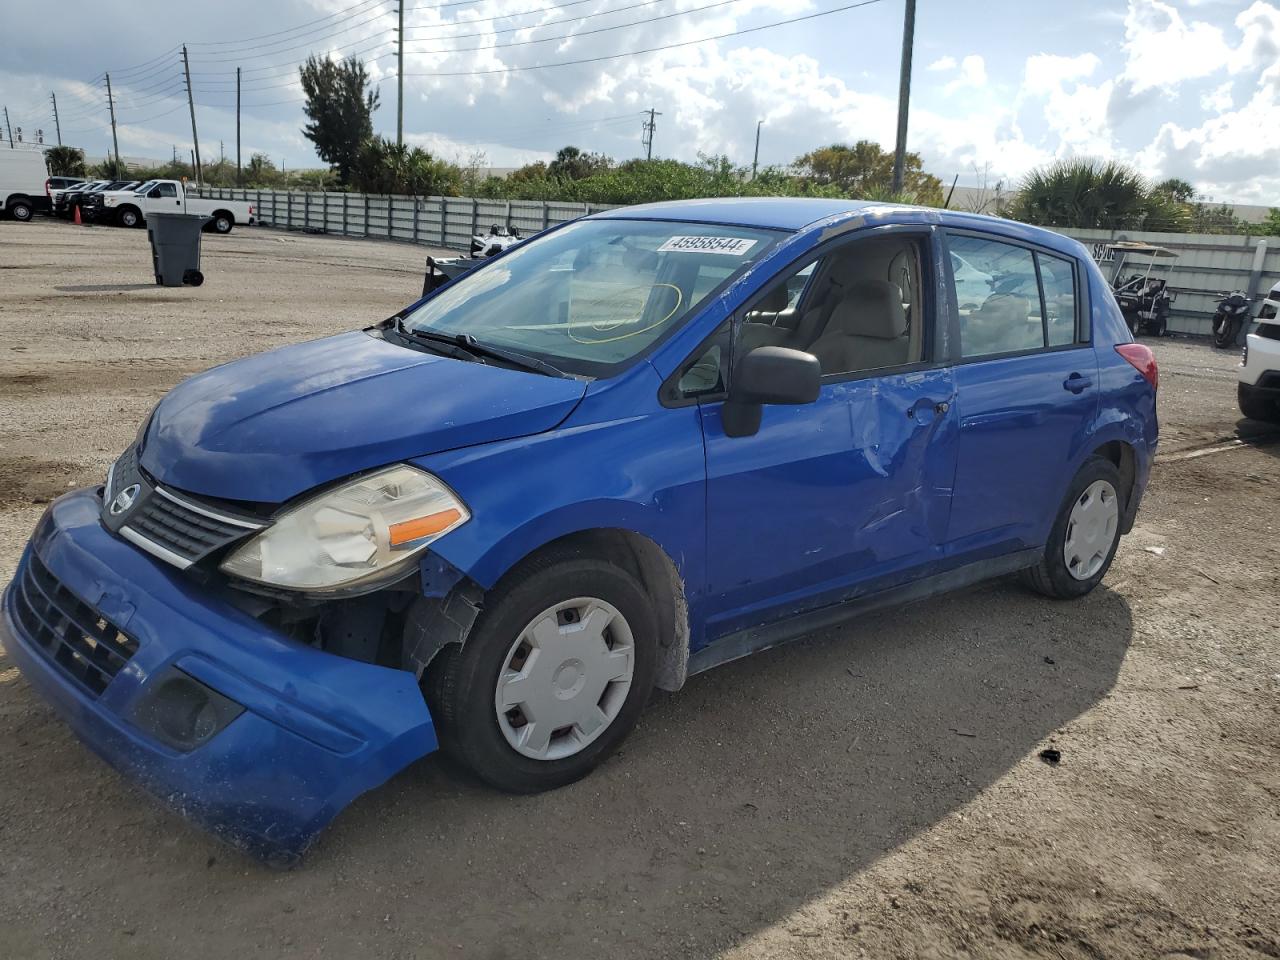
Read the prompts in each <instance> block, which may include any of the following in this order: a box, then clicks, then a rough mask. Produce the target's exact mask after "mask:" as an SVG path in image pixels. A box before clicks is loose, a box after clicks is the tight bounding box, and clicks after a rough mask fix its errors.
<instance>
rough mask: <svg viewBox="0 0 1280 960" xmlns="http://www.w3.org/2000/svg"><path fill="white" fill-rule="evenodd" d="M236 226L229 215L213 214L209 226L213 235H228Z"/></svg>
mask: <svg viewBox="0 0 1280 960" xmlns="http://www.w3.org/2000/svg"><path fill="white" fill-rule="evenodd" d="M235 224H236V222H235V220H234V218H232V216H231V214H229V213H215V214H214V215H213V223H211V224H210V226H211V227H212V228H213V232H214V233H230V232H231V228H232V227H234V226H235Z"/></svg>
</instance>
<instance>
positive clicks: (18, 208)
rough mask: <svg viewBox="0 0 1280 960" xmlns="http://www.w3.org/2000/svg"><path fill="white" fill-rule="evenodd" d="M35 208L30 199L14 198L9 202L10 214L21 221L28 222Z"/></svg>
mask: <svg viewBox="0 0 1280 960" xmlns="http://www.w3.org/2000/svg"><path fill="white" fill-rule="evenodd" d="M33 212H34V208H33V207H32V206H31V201H29V200H13V201H11V202H10V204H9V215H10V216H11V217H13V219H15V220H17V221H18V222H19V223H27V222H29V221H30V220H31V217H32V214H33Z"/></svg>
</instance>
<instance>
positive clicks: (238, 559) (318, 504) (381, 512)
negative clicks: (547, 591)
mask: <svg viewBox="0 0 1280 960" xmlns="http://www.w3.org/2000/svg"><path fill="white" fill-rule="evenodd" d="M470 518H471V514H470V512H469V511H468V510H467V508H466V505H465V504H463V502H462V501H461V500H460V499H458V497H457V496H456V495H455V494H454V492H453V491H452V490H450V489H449V488H448V487H447V486H445V485H444V483H442V482H441V481H440V480H438V479H436V478H435V477H433V476H432V475H431V474H429V473H426V472H424V471H422V470H418V469H417V468H415V467H410V466H406V465H404V464H401V465H399V466H395V467H388V468H387V469H385V470H379V471H378V472H377V473H373V474H370V475H368V476H366V477H361V478H360V479H359V480H354V481H352V482H351V483H348V484H344V485H343V486H341V487H338V488H336V489H333V490H329V491H327V492H325V493H322V494H320V495H319V496H317V497H313V498H312V499H310V500H307V501H305V502H304V503H301V504H299V505H298V506H296V507H293V508H291V509H289V510H287V511H286V512H285V513H283V514H281V515H280V516H279V517H277V518H276V521H275V523H274V524H273V525H272V526H270V527H268V528H267V529H266V530H264V531H262V533H260V534H258V535H257V536H256V537H254V538H253V539H252V540H250V541H249V542H248V543H246V544H245V545H244V546H242V547H240V548H239V549H238V550H236V551H235V552H234V553H232V554H231V556H230V557H228V558H227V559H226V560H225V561H223V563H222V567H221V569H222V571H223V572H224V573H227V574H230V575H232V576H235V577H240V578H242V579H244V580H251V581H253V582H255V583H264V584H270V585H271V586H274V587H284V588H286V589H291V590H313V591H327V590H332V589H334V588H336V587H342V588H349V587H354V586H360V585H365V584H366V583H367V582H370V581H372V582H375V583H376V582H381V581H383V580H388V579H391V578H392V577H393V575H394V574H396V573H397V572H398V571H400V570H401V569H402V568H404V567H406V566H408V565H409V564H411V563H412V562H413V558H414V557H415V556H417V555H418V554H419V553H421V552H422V551H423V550H424V549H425V548H426V547H427V545H428V544H430V543H431V542H432V541H434V540H438V539H439V538H440V537H443V536H444V535H445V534H446V533H448V532H449V531H450V530H453V529H454V528H455V527H459V526H461V525H462V524H464V523H466V522H467V520H469V519H470Z"/></svg>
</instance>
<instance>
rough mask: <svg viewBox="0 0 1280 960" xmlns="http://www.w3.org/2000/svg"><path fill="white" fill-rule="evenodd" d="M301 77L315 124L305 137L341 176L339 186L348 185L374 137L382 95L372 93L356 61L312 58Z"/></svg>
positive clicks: (308, 112) (306, 108)
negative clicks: (354, 169)
mask: <svg viewBox="0 0 1280 960" xmlns="http://www.w3.org/2000/svg"><path fill="white" fill-rule="evenodd" d="M298 73H299V74H300V75H301V79H302V92H303V93H304V94H305V95H306V98H307V102H306V105H305V106H304V107H303V111H304V112H305V113H306V115H307V117H308V119H309V120H310V121H311V122H310V123H308V124H307V125H306V126H305V127H303V128H302V133H303V135H305V136H306V138H307V139H308V140H310V141H311V142H312V143H314V144H315V145H316V153H317V154H319V156H320V159H322V160H323V161H324V162H325V163H327V164H329V166H330V167H331V168H332V169H333V170H334V172H335V173H337V175H338V182H339V183H342V184H346V183H348V182H350V179H351V170H352V168H353V167H354V166H355V164H356V162H357V159H358V158H359V156H360V151H361V149H362V148H363V147H364V145H365V143H366V142H367V141H368V140H370V139H371V138H372V137H373V111H374V110H375V109H376V108H377V106H378V91H377V90H370V89H369V86H370V81H369V75H368V72H367V71H366V70H365V66H364V64H363V63H362V62H361V61H360V60H358V59H356V58H355V57H348V58H347V59H346V60H342V61H333V60H329V59H328V58H320V57H317V56H315V55H312V56H310V57H308V58H307V62H306V63H305V64H303V65H302V66H301V67H299V68H298Z"/></svg>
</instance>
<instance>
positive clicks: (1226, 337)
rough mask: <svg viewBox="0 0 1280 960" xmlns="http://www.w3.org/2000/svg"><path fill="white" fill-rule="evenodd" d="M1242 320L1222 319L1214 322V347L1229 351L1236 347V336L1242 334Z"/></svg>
mask: <svg viewBox="0 0 1280 960" xmlns="http://www.w3.org/2000/svg"><path fill="white" fill-rule="evenodd" d="M1240 326H1241V324H1240V320H1239V319H1238V318H1236V317H1222V318H1221V319H1215V320H1214V321H1213V345H1214V346H1215V347H1218V348H1220V349H1227V348H1229V347H1232V346H1234V345H1235V342H1236V336H1237V335H1238V334H1239V333H1240Z"/></svg>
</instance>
